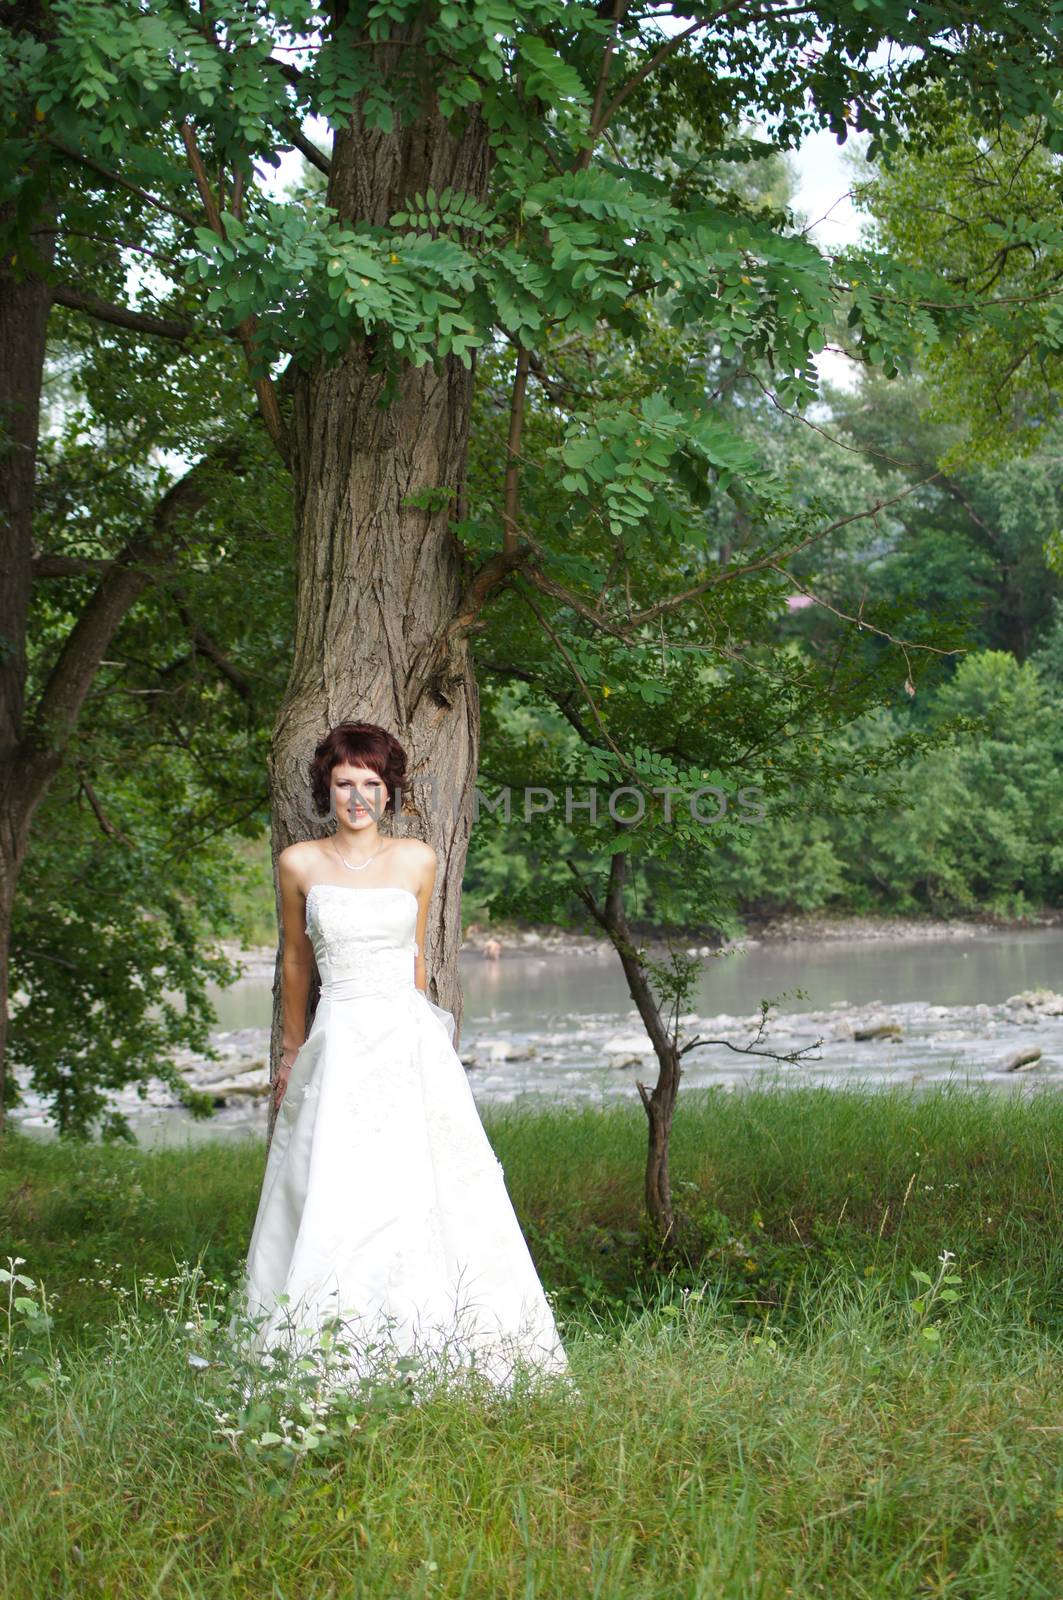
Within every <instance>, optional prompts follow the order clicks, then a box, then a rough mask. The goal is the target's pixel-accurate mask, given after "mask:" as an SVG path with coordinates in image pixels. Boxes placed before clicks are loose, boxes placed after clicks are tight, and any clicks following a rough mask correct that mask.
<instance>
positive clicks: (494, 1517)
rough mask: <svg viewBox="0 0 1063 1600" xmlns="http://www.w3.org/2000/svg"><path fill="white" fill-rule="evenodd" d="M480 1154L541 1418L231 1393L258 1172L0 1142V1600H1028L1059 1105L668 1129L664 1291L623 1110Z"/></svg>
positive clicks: (1052, 1420)
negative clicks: (572, 1386) (679, 1252)
mask: <svg viewBox="0 0 1063 1600" xmlns="http://www.w3.org/2000/svg"><path fill="white" fill-rule="evenodd" d="M484 1121H485V1125H486V1126H487V1129H488V1132H489V1134H490V1136H491V1139H492V1142H493V1144H494V1146H495V1149H496V1151H497V1153H498V1155H499V1157H500V1158H501V1160H502V1162H503V1165H504V1167H505V1169H506V1176H507V1183H508V1186H509V1190H510V1193H511V1195H512V1197H513V1201H514V1204H515V1206H516V1208H517V1212H518V1215H519V1216H520V1218H521V1222H522V1225H523V1226H524V1229H525V1233H526V1236H527V1238H528V1242H529V1245H530V1247H531V1249H532V1253H533V1255H534V1257H535V1260H536V1263H537V1266H538V1268H539V1271H540V1274H541V1276H542V1279H543V1282H544V1284H545V1286H546V1288H547V1290H548V1292H549V1293H550V1295H551V1297H552V1300H553V1303H554V1306H555V1309H556V1312H557V1315H558V1320H559V1323H560V1326H561V1330H562V1333H563V1336H564V1338H565V1342H566V1346H567V1348H568V1351H569V1355H570V1359H571V1363H572V1372H573V1376H574V1378H575V1379H576V1382H577V1384H578V1392H577V1393H576V1394H575V1395H574V1394H573V1393H571V1392H568V1391H566V1390H565V1389H564V1388H562V1387H560V1386H557V1387H547V1388H545V1389H542V1390H540V1391H537V1392H527V1393H524V1392H521V1391H518V1392H517V1393H515V1394H514V1395H513V1396H512V1397H510V1398H507V1399H499V1398H498V1397H491V1396H489V1395H476V1394H475V1393H473V1394H466V1395H461V1394H454V1393H448V1392H446V1391H441V1392H439V1393H437V1394H435V1395H433V1396H431V1397H430V1398H428V1399H427V1400H425V1401H423V1402H422V1403H413V1402H412V1401H411V1399H410V1397H409V1394H408V1392H407V1391H405V1390H404V1389H403V1387H402V1385H401V1384H396V1385H391V1386H384V1385H381V1386H378V1387H377V1388H375V1389H365V1390H363V1391H360V1392H357V1393H348V1394H346V1395H343V1396H339V1397H337V1398H335V1399H334V1400H333V1401H332V1402H331V1404H327V1403H326V1402H324V1401H323V1400H322V1398H321V1395H320V1393H319V1391H318V1390H317V1388H316V1387H315V1385H316V1378H315V1376H314V1374H312V1373H310V1374H308V1373H305V1372H295V1371H293V1372H290V1373H288V1374H287V1375H285V1374H281V1375H279V1376H277V1377H275V1378H274V1379H273V1380H272V1382H267V1381H266V1380H265V1379H264V1378H259V1379H256V1382H255V1386H254V1387H253V1388H252V1389H248V1387H247V1373H246V1372H245V1371H243V1370H241V1368H240V1365H239V1362H238V1361H237V1360H236V1358H235V1357H234V1356H233V1355H232V1352H231V1346H230V1345H229V1343H228V1341H227V1338H226V1323H225V1311H226V1303H227V1302H226V1296H227V1292H228V1290H229V1288H230V1287H231V1285H232V1284H233V1283H234V1281H235V1279H236V1275H237V1273H238V1270H239V1267H240V1264H241V1260H242V1252H243V1250H244V1249H245V1248H246V1243H247V1238H248V1235H249V1231H250V1226H251V1222H252V1220H253V1217H254V1211H255V1206H256V1203H257V1198H258V1189H259V1184H260V1181H261V1174H262V1165H263V1150H262V1147H261V1146H260V1145H259V1144H258V1143H257V1142H256V1141H253V1140H249V1141H247V1142H246V1143H244V1144H218V1145H199V1146H190V1147H188V1148H180V1149H174V1148H171V1149H162V1150H158V1151H145V1150H141V1149H137V1148H132V1147H129V1146H116V1145H87V1146H86V1145H82V1146H77V1145H66V1146H64V1145H62V1144H60V1143H54V1142H53V1143H45V1142H42V1141H39V1140H34V1139H31V1138H28V1137H26V1136H25V1135H23V1134H19V1133H18V1132H13V1133H10V1134H9V1135H8V1136H7V1137H6V1139H5V1141H4V1142H3V1143H2V1145H0V1266H3V1267H4V1269H5V1272H6V1273H7V1274H8V1275H9V1276H7V1277H5V1279H4V1282H3V1284H2V1285H0V1287H2V1289H3V1295H2V1296H0V1368H2V1382H3V1385H4V1391H5V1392H4V1397H3V1407H2V1413H0V1441H2V1442H0V1495H2V1498H3V1504H4V1507H5V1515H4V1518H3V1522H2V1524H0V1593H2V1594H3V1595H4V1596H5V1600H30V1597H38V1596H39V1597H41V1600H45V1597H48V1600H52V1597H55V1596H58V1595H68V1594H69V1595H75V1594H76V1595H78V1596H84V1595H93V1594H99V1595H106V1596H107V1597H108V1600H126V1597H129V1600H134V1597H135V1600H150V1597H155V1596H159V1597H171V1596H172V1597H174V1600H185V1597H193V1596H195V1597H198V1596H204V1597H207V1596H209V1597H229V1596H247V1597H251V1596H254V1597H256V1600H266V1597H273V1600H348V1597H350V1600H355V1597H358V1600H361V1597H366V1600H407V1597H409V1600H429V1597H441V1600H459V1597H468V1600H473V1597H476V1600H496V1597H497V1600H503V1597H504V1600H510V1597H512V1600H533V1597H542V1600H546V1597H551V1600H552V1597H559V1600H560V1597H565V1600H567V1597H574V1596H581V1597H582V1596H587V1597H594V1600H629V1597H630V1600H636V1597H638V1600H643V1597H647V1596H654V1597H661V1600H695V1597H700V1600H710V1597H711V1600H717V1597H719V1600H754V1597H755V1600H784V1597H787V1596H795V1597H805V1596H809V1597H811V1596H825V1597H829V1600H842V1597H850V1596H851V1597H854V1600H855V1597H859V1600H880V1597H881V1600H887V1597H888V1600H903V1597H907V1596H912V1597H916V1596H919V1597H930V1596H934V1597H938V1596H940V1597H951V1600H1015V1597H1019V1596H1022V1597H1026V1596H1029V1597H1038V1600H1058V1596H1059V1595H1060V1594H1061V1593H1063V1404H1061V1397H1063V1295H1061V1284H1063V1230H1061V1227H1060V1221H1061V1217H1060V1204H1059V1189H1060V1184H1061V1182H1063V1160H1061V1157H1063V1098H1061V1097H1059V1096H1058V1095H1053V1094H1052V1093H1050V1092H1039V1093H1037V1094H1036V1095H1034V1096H1033V1097H1032V1098H1031V1099H1029V1100H1027V1101H1025V1102H1023V1101H1020V1100H1017V1099H1015V1100H1013V1099H1010V1098H1007V1097H1003V1096H1000V1097H995V1096H993V1095H992V1094H991V1093H989V1092H971V1091H966V1090H959V1089H948V1088H943V1089H936V1090H934V1091H932V1092H929V1093H927V1094H925V1095H923V1096H921V1097H914V1096H912V1095H911V1094H909V1093H908V1092H906V1091H902V1090H896V1091H891V1092H888V1093H875V1092H872V1091H867V1090H860V1089H852V1090H846V1091H843V1092H838V1091H829V1090H821V1089H816V1088H807V1089H797V1090H788V1091H785V1092H784V1091H760V1092H755V1093H751V1094H747V1095H741V1096H737V1095H728V1094H726V1093H722V1092H719V1091H712V1090H708V1091H696V1090H694V1091H690V1092H687V1093H685V1094H684V1095H683V1097H682V1099H681V1102H680V1108H679V1115H678V1118H677V1122H676V1127H675V1132H674V1141H673V1181H674V1187H675V1193H676V1198H677V1201H678V1203H679V1205H680V1207H681V1208H682V1211H683V1213H684V1215H685V1218H686V1224H687V1228H688V1236H689V1238H690V1240H691V1247H690V1252H689V1259H688V1261H687V1263H686V1264H685V1265H683V1266H678V1265H675V1264H673V1265H672V1266H670V1267H669V1268H668V1269H667V1270H666V1269H665V1267H664V1265H663V1264H662V1263H661V1262H659V1261H658V1260H656V1258H655V1255H654V1252H653V1249H652V1242H651V1240H650V1238H649V1236H648V1234H647V1232H646V1230H645V1227H644V1225H643V1223H642V1217H641V1212H642V1197H641V1184H642V1160H643V1151H644V1143H645V1131H644V1117H643V1114H642V1111H641V1108H640V1107H638V1106H634V1107H632V1106H622V1107H616V1108H613V1109H610V1110H606V1111H604V1112H603V1111H596V1110H593V1111H591V1110H587V1111H584V1110H571V1109H564V1110H558V1111H551V1112H544V1113H541V1114H540V1113H538V1112H536V1113H529V1112H527V1111H519V1112H518V1111H502V1110H497V1109H490V1110H488V1111H485V1113H484ZM12 1275H13V1276H12ZM20 1280H23V1281H20Z"/></svg>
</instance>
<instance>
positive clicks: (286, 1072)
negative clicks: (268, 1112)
mask: <svg viewBox="0 0 1063 1600" xmlns="http://www.w3.org/2000/svg"><path fill="white" fill-rule="evenodd" d="M298 1054H299V1051H298V1050H297V1049H295V1048H289V1049H287V1050H282V1051H281V1058H280V1063H279V1065H278V1067H277V1076H276V1077H275V1078H274V1080H273V1105H274V1108H275V1109H276V1110H278V1111H279V1110H280V1104H281V1101H282V1100H283V1099H284V1093H285V1090H286V1089H287V1087H288V1079H289V1078H290V1077H291V1075H292V1063H293V1062H294V1060H295V1058H296V1056H297V1055H298Z"/></svg>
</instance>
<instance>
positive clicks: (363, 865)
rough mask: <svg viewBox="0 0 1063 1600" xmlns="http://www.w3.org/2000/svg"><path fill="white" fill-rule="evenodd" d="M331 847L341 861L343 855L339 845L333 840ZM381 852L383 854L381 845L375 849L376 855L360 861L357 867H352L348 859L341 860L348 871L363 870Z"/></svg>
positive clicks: (380, 854)
mask: <svg viewBox="0 0 1063 1600" xmlns="http://www.w3.org/2000/svg"><path fill="white" fill-rule="evenodd" d="M332 848H333V850H335V852H336V854H337V855H338V856H339V858H340V860H341V861H343V856H342V855H341V854H340V847H339V845H338V844H337V843H336V841H335V840H333V841H332ZM383 854H384V850H383V847H381V848H380V849H379V850H378V851H377V853H376V856H370V857H369V860H368V861H362V862H360V863H359V865H358V866H357V867H352V866H351V863H350V862H349V861H343V865H344V866H345V867H346V868H347V871H348V872H364V871H365V869H366V867H368V866H369V865H370V864H371V863H372V862H374V861H375V860H376V858H377V856H382V855H383Z"/></svg>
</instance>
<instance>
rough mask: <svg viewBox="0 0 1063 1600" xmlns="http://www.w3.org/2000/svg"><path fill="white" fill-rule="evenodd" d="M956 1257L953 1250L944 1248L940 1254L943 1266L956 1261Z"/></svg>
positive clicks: (939, 1258) (939, 1257)
mask: <svg viewBox="0 0 1063 1600" xmlns="http://www.w3.org/2000/svg"><path fill="white" fill-rule="evenodd" d="M955 1259H956V1257H955V1256H954V1255H953V1253H952V1251H951V1250H942V1252H941V1254H940V1255H939V1256H938V1260H939V1261H940V1262H941V1265H942V1266H943V1267H947V1266H948V1264H949V1262H950V1261H955Z"/></svg>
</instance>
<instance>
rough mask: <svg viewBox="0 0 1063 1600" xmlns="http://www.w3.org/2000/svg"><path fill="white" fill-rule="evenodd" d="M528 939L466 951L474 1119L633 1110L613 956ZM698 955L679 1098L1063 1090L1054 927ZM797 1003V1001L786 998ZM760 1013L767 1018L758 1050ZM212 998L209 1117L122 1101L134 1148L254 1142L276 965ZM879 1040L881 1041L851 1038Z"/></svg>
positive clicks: (33, 1119) (639, 1040) (1061, 976)
mask: <svg viewBox="0 0 1063 1600" xmlns="http://www.w3.org/2000/svg"><path fill="white" fill-rule="evenodd" d="M529 937H530V940H531V941H533V942H531V943H522V944H521V945H520V947H518V948H507V949H505V950H503V952H502V955H501V957H500V958H499V959H497V960H491V959H488V958H487V957H486V956H485V955H484V954H483V952H482V951H481V950H478V949H471V948H466V949H463V952H462V956H461V974H462V984H463V990H464V995H465V1017H464V1022H463V1029H462V1039H461V1042H460V1045H459V1053H460V1055H461V1057H462V1060H463V1061H464V1063H465V1065H466V1068H467V1070H468V1073H469V1082H470V1084H471V1086H472V1089H473V1094H474V1096H475V1098H476V1101H477V1104H478V1105H480V1106H482V1107H486V1106H490V1105H492V1104H500V1103H507V1104H516V1103H525V1104H530V1103H534V1102H535V1101H537V1100H539V1099H540V1097H543V1098H545V1099H546V1100H547V1101H550V1102H554V1103H566V1102H568V1103H584V1104H586V1103H591V1104H603V1103H605V1102H606V1101H613V1100H615V1099H627V1100H634V1101H637V1097H638V1090H637V1086H636V1082H637V1080H639V1079H641V1081H642V1082H643V1083H645V1084H646V1085H647V1086H649V1085H652V1083H653V1081H654V1076H655V1071H656V1063H655V1060H654V1058H653V1056H652V1053H651V1052H650V1051H649V1048H648V1042H647V1039H646V1035H645V1031H644V1030H643V1029H642V1026H641V1023H640V1021H639V1018H638V1016H637V1013H636V1012H635V1009H634V1007H633V1005H632V1003H631V999H630V997H629V995H628V994H627V991H626V988H625V985H624V981H623V976H622V973H621V969H620V965H619V962H618V961H617V958H616V956H615V955H614V954H613V953H612V952H611V951H610V950H608V949H605V948H603V949H600V950H594V949H587V948H584V949H581V950H579V952H578V953H573V952H571V951H570V952H569V953H568V954H562V953H559V952H558V951H557V950H554V949H548V948H545V944H544V948H541V949H538V948H536V945H535V943H534V940H535V935H534V934H533V935H531V936H527V935H526V936H525V938H526V939H527V938H529ZM701 954H702V971H701V974H700V980H699V982H698V985H697V989H696V991H695V993H694V995H693V997H692V1002H691V1005H690V1008H689V1009H688V1011H687V1012H686V1013H685V1014H684V1017H683V1029H682V1037H683V1038H689V1037H691V1036H692V1035H693V1034H694V1033H695V1032H697V1033H698V1035H699V1036H701V1037H706V1038H710V1039H713V1040H719V1041H727V1042H720V1043H712V1044H706V1045H704V1046H699V1047H698V1048H697V1049H695V1050H693V1051H691V1052H689V1053H688V1054H687V1055H686V1056H685V1057H684V1074H683V1083H684V1085H685V1086H686V1087H690V1088H695V1087H708V1086H710V1085H715V1086H719V1087H721V1088H723V1089H725V1090H728V1091H739V1090H744V1089H748V1088H761V1089H764V1088H768V1087H772V1088H783V1089H785V1088H786V1087H789V1086H791V1085H793V1084H802V1083H803V1084H807V1083H816V1084H826V1085H830V1086H838V1085H843V1084H846V1083H854V1082H863V1083H867V1084H870V1085H872V1086H879V1087H881V1086H885V1085H887V1084H892V1083H906V1084H910V1085H912V1086H913V1087H915V1088H916V1089H918V1088H919V1087H921V1086H923V1085H926V1084H930V1083H936V1082H941V1081H946V1080H947V1081H951V1082H954V1083H960V1084H972V1083H986V1084H989V1085H991V1086H992V1087H994V1088H997V1089H999V1090H1000V1091H1001V1092H1009V1093H1019V1094H1030V1093H1036V1092H1039V1090H1040V1089H1041V1088H1048V1087H1051V1088H1058V1087H1060V1086H1063V997H1061V996H1060V995H1059V994H1058V993H1057V991H1058V990H1059V989H1060V988H1061V987H1063V927H1060V926H1054V927H1039V928H1024V929H1009V930H1007V931H1003V932H1002V931H999V930H985V931H975V932H969V933H961V934H955V933H951V932H949V931H948V930H947V927H946V929H945V931H944V932H943V931H942V929H941V928H940V927H939V928H938V930H937V931H936V932H935V934H934V935H933V936H928V937H925V938H924V937H913V936H908V937H904V938H901V939H898V940H890V939H884V938H882V937H881V936H874V935H871V934H869V935H868V936H867V937H860V936H856V937H851V938H837V937H835V938H826V939H796V940H792V941H789V942H784V941H779V940H770V941H761V942H758V941H756V940H749V941H746V942H744V943H743V942H741V941H739V942H738V943H737V945H736V946H735V947H733V948H731V949H729V950H726V951H725V952H723V953H721V954H713V953H711V952H710V951H709V950H708V949H707V948H705V949H703V951H702V952H701ZM798 989H800V990H803V991H804V994H803V995H797V994H795V992H794V991H796V990H798ZM780 997H784V998H780ZM1022 997H1025V998H1022ZM762 998H763V999H765V1000H772V1001H776V1002H777V1004H776V1005H775V1007H774V1008H773V1010H772V1011H771V1013H770V1014H769V1019H768V1025H767V1029H766V1031H765V1033H764V1034H763V1035H762V1036H761V1038H760V1039H759V1040H757V1039H756V1038H755V1031H756V1024H757V1021H758V1017H759V1010H760V1002H761V999H762ZM212 999H213V1001H214V1004H215V1007H216V1009H217V1012H218V1024H217V1028H216V1030H215V1033H214V1035H213V1037H214V1040H215V1043H216V1044H217V1046H218V1048H219V1049H220V1050H221V1051H222V1052H223V1053H224V1057H225V1059H224V1060H222V1061H218V1062H203V1063H200V1062H195V1061H188V1062H187V1063H183V1065H184V1066H185V1067H186V1070H187V1072H188V1076H189V1078H190V1080H191V1081H193V1082H194V1083H195V1084H196V1085H197V1087H200V1086H209V1087H210V1088H211V1089H212V1092H213V1093H214V1094H215V1095H216V1096H217V1100H218V1107H217V1110H216V1112H215V1115H214V1116H213V1117H212V1118H210V1119H209V1120H208V1121H205V1122H197V1121H194V1120H193V1119H192V1118H191V1117H190V1116H189V1115H188V1114H187V1113H186V1112H185V1111H184V1110H183V1109H181V1108H180V1107H173V1106H172V1105H171V1104H170V1099H171V1097H170V1093H169V1091H168V1090H164V1089H162V1088H161V1087H160V1088H159V1089H158V1090H157V1091H156V1090H153V1091H152V1093H151V1095H150V1096H149V1098H148V1100H147V1101H141V1100H140V1099H138V1098H137V1096H136V1094H135V1091H130V1092H128V1093H123V1094H120V1095H118V1096H116V1097H115V1103H116V1104H117V1105H119V1106H121V1107H122V1109H123V1110H126V1111H127V1112H128V1113H129V1115H130V1119H131V1122H132V1123H133V1125H134V1127H135V1130H136V1136H137V1139H138V1140H139V1141H141V1142H143V1143H145V1144H158V1143H166V1144H169V1143H173V1142H175V1141H176V1142H181V1141H183V1140H185V1139H188V1138H191V1139H194V1140H200V1139H204V1138H206V1139H212V1138H231V1137H244V1136H249V1135H250V1136H253V1137H256V1138H262V1137H263V1135H264V1131H265V1127H266V1115H267V1112H266V1102H265V1099H264V1098H263V1096H262V1094H261V1093H260V1092H256V1091H260V1090H261V1089H262V1087H263V1085H264V1084H265V1081H266V1074H265V1065H264V1063H265V1058H266V1054H267V1051H268V1043H269V1021H270V1016H271V1011H272V966H271V964H269V965H264V964H263V962H262V959H261V954H260V956H259V962H258V972H257V975H251V976H247V977H244V978H242V979H241V980H240V981H239V982H238V983H237V984H236V985H234V986H233V987H232V988H230V989H228V990H221V991H216V992H215V993H214V994H213V995H212ZM1009 1000H1011V1001H1012V1002H1013V1003H1012V1004H1010V1005H1009V1004H1008V1002H1009ZM889 1024H892V1025H894V1031H893V1033H892V1036H890V1035H887V1036H881V1037H878V1038H875V1039H868V1040H859V1039H856V1038H854V1033H858V1032H859V1031H860V1030H862V1029H866V1028H869V1027H875V1026H882V1025H889ZM729 1045H733V1046H737V1047H738V1049H737V1050H736V1049H732V1048H729ZM750 1046H752V1048H753V1049H755V1050H759V1051H765V1050H774V1051H776V1052H779V1053H784V1052H788V1051H802V1052H803V1054H802V1058H801V1059H800V1061H799V1062H797V1063H795V1064H783V1063H779V1062H777V1061H774V1060H771V1059H768V1058H767V1057H765V1056H763V1055H754V1054H750V1053H744V1051H745V1049H746V1047H750ZM1026 1048H1040V1050H1041V1052H1042V1054H1041V1058H1040V1060H1039V1061H1038V1062H1037V1063H1035V1064H1034V1065H1033V1066H1032V1067H1030V1068H1029V1069H1028V1070H1025V1071H1020V1072H1007V1071H1005V1070H1004V1067H1005V1064H1006V1063H1007V1061H1008V1060H1009V1059H1011V1058H1013V1056H1014V1054H1015V1053H1016V1052H1018V1051H1020V1050H1022V1049H1026ZM740 1052H743V1053H740ZM227 1091H228V1092H227ZM222 1102H224V1104H222ZM13 1117H14V1120H17V1121H18V1122H20V1123H21V1124H22V1125H23V1126H25V1127H26V1130H27V1131H36V1132H39V1133H40V1134H41V1135H42V1136H43V1137H48V1136H49V1132H50V1129H49V1124H48V1120H47V1117H46V1115H45V1110H44V1108H43V1107H41V1106H40V1105H37V1104H35V1103H34V1097H33V1096H32V1095H31V1096H29V1099H28V1103H27V1105H26V1106H24V1107H21V1108H19V1110H18V1111H16V1112H15V1113H13Z"/></svg>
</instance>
